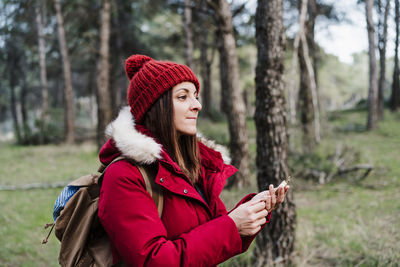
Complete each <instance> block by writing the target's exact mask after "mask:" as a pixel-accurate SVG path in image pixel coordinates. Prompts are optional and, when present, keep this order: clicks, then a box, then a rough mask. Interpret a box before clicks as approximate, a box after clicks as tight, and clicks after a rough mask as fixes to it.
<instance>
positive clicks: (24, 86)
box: [20, 72, 30, 144]
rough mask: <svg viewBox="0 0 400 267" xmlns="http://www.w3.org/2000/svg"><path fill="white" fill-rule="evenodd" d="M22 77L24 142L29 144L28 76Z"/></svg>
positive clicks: (21, 98)
mask: <svg viewBox="0 0 400 267" xmlns="http://www.w3.org/2000/svg"><path fill="white" fill-rule="evenodd" d="M24 73H26V72H24ZM21 79H22V85H21V92H20V101H21V118H22V130H23V136H22V143H23V144H28V143H29V142H30V140H29V137H30V128H29V124H28V110H27V106H26V96H27V94H28V90H27V83H26V76H25V75H23V77H21Z"/></svg>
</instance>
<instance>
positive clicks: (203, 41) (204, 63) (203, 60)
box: [199, 0, 214, 118]
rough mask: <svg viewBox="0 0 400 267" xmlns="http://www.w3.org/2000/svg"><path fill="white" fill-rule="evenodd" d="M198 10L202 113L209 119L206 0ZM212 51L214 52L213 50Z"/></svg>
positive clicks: (209, 91)
mask: <svg viewBox="0 0 400 267" xmlns="http://www.w3.org/2000/svg"><path fill="white" fill-rule="evenodd" d="M200 5H201V6H200V9H201V10H202V12H201V14H200V25H199V26H200V28H201V34H200V36H199V37H200V53H201V54H200V66H201V77H202V78H203V86H202V105H203V110H202V113H203V114H204V116H205V117H208V118H210V117H211V91H212V88H211V64H212V61H213V56H214V55H213V54H214V53H212V55H211V59H208V58H209V56H208V47H209V45H208V36H209V31H208V28H207V27H206V26H205V25H207V19H208V15H207V14H206V13H205V10H207V2H206V0H202V1H201V3H200ZM213 51H214V50H213Z"/></svg>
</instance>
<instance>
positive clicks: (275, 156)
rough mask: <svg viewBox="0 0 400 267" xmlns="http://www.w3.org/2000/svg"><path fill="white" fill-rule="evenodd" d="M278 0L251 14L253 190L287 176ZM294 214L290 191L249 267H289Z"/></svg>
mask: <svg viewBox="0 0 400 267" xmlns="http://www.w3.org/2000/svg"><path fill="white" fill-rule="evenodd" d="M282 15H283V0H258V5H257V10H256V40H257V49H258V50H257V51H258V55H257V67H256V112H255V115H254V119H255V123H256V128H257V159H256V163H257V169H258V173H257V182H258V188H259V190H260V191H261V190H265V189H266V188H268V185H269V184H274V185H278V184H279V183H280V182H281V181H282V180H284V179H286V178H287V176H288V175H289V168H288V165H287V146H288V136H287V128H286V123H287V122H286V105H285V91H284V83H283V72H284V65H283V60H284V46H285V34H284V27H283V17H282ZM295 228H296V212H295V204H294V202H293V194H292V191H289V193H288V195H287V198H286V201H285V202H284V203H283V204H282V205H281V206H280V207H279V208H278V209H277V210H275V211H274V214H273V216H272V218H271V221H270V222H269V224H268V227H265V228H264V229H263V230H262V232H261V233H259V234H258V236H257V241H256V242H257V247H256V249H255V251H254V254H255V255H254V257H253V259H254V260H253V266H274V265H276V264H284V265H289V264H290V263H291V255H292V253H293V251H294V241H295Z"/></svg>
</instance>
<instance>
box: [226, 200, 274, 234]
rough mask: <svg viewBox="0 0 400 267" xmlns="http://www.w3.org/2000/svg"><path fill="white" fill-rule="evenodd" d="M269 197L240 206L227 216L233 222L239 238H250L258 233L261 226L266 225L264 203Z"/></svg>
mask: <svg viewBox="0 0 400 267" xmlns="http://www.w3.org/2000/svg"><path fill="white" fill-rule="evenodd" d="M268 201H271V198H270V197H267V196H266V195H265V197H258V198H255V199H254V198H253V199H252V200H250V201H248V202H246V203H243V204H241V205H240V206H238V207H237V208H236V209H234V210H232V211H231V212H230V213H229V214H228V216H229V217H231V219H232V220H233V221H234V222H235V224H236V227H237V228H238V230H239V234H240V235H241V236H252V235H255V234H256V233H257V232H258V231H260V229H261V226H262V225H264V224H265V223H266V218H265V217H266V216H267V215H268V211H267V210H266V208H265V207H266V202H268Z"/></svg>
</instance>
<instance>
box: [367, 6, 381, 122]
mask: <svg viewBox="0 0 400 267" xmlns="http://www.w3.org/2000/svg"><path fill="white" fill-rule="evenodd" d="M372 7H373V0H366V3H365V13H366V20H367V31H368V53H369V91H368V119H367V129H368V130H372V129H374V128H376V126H377V122H378V81H377V75H376V55H375V36H374V32H375V31H374V24H373V20H372Z"/></svg>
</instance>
